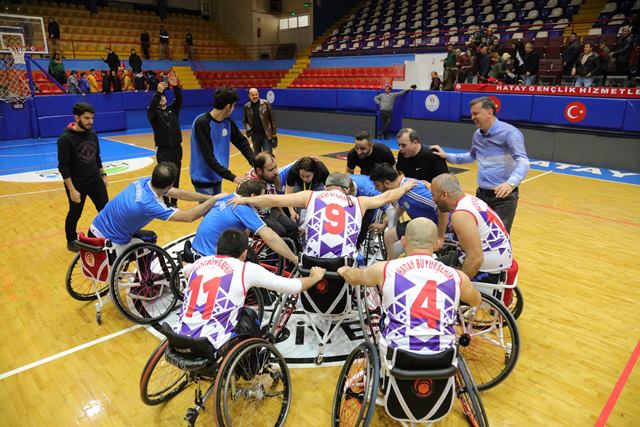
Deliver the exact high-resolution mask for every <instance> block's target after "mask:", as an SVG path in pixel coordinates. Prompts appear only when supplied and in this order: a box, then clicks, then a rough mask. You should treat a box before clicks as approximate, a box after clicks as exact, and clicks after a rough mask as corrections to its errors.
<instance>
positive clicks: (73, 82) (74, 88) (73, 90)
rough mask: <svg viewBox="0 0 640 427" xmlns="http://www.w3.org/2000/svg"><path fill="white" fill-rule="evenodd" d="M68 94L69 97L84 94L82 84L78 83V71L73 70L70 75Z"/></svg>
mask: <svg viewBox="0 0 640 427" xmlns="http://www.w3.org/2000/svg"><path fill="white" fill-rule="evenodd" d="M67 93H68V94H69V95H79V94H81V93H82V90H81V89H80V84H79V83H78V72H77V71H76V70H71V74H70V75H69V80H68V81H67Z"/></svg>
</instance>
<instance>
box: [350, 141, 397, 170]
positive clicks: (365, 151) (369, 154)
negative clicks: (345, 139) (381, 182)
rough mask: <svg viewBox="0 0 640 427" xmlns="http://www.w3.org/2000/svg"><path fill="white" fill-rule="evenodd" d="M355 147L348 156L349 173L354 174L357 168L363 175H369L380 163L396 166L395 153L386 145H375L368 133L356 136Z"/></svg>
mask: <svg viewBox="0 0 640 427" xmlns="http://www.w3.org/2000/svg"><path fill="white" fill-rule="evenodd" d="M355 140H356V141H355V147H353V148H352V149H351V150H350V151H349V154H347V173H348V174H353V172H354V170H355V168H356V166H358V167H359V168H360V173H361V174H362V175H369V172H370V171H371V169H372V168H373V167H374V166H375V165H377V164H378V163H388V164H389V166H393V165H395V164H396V159H395V158H394V157H393V153H392V152H391V150H390V149H389V147H387V146H386V145H384V144H380V143H377V142H376V143H374V142H373V141H372V140H371V135H370V134H369V132H367V131H362V132H358V133H357V134H356V136H355Z"/></svg>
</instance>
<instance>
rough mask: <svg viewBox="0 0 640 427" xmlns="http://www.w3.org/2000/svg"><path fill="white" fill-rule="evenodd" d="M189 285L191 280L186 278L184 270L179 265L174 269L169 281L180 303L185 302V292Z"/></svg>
mask: <svg viewBox="0 0 640 427" xmlns="http://www.w3.org/2000/svg"><path fill="white" fill-rule="evenodd" d="M188 284H189V280H188V279H187V278H186V277H184V273H183V272H182V268H181V267H180V266H179V265H178V266H177V267H176V268H174V269H173V272H172V273H171V277H170V279H169V285H170V286H171V291H172V292H173V294H174V295H175V296H176V299H177V302H178V303H182V301H184V292H185V290H186V289H187V285H188Z"/></svg>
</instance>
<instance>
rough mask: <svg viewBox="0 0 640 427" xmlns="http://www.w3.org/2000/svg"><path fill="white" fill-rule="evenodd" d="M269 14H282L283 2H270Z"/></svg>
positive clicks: (276, 0) (279, 0)
mask: <svg viewBox="0 0 640 427" xmlns="http://www.w3.org/2000/svg"><path fill="white" fill-rule="evenodd" d="M269 12H282V0H269Z"/></svg>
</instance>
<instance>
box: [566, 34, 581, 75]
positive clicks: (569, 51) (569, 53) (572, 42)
mask: <svg viewBox="0 0 640 427" xmlns="http://www.w3.org/2000/svg"><path fill="white" fill-rule="evenodd" d="M579 56H580V42H579V41H578V35H577V34H576V33H571V36H569V45H568V46H567V47H565V49H564V51H563V52H562V67H563V68H562V74H563V75H565V76H568V75H570V74H571V71H572V70H573V66H574V65H575V64H576V61H577V60H578V57H579Z"/></svg>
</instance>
